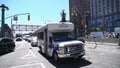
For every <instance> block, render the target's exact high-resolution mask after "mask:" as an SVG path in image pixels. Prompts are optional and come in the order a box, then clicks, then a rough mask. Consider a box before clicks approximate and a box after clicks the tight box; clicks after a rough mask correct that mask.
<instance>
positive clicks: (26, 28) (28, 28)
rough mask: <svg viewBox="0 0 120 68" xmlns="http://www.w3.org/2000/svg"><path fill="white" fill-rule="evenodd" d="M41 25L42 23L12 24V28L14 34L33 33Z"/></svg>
mask: <svg viewBox="0 0 120 68" xmlns="http://www.w3.org/2000/svg"><path fill="white" fill-rule="evenodd" d="M40 27H41V25H24V24H12V26H11V29H12V33H13V34H20V33H21V34H31V33H34V32H35V31H36V30H38V29H39V28H40Z"/></svg>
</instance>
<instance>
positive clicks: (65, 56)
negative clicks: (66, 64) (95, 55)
mask: <svg viewBox="0 0 120 68" xmlns="http://www.w3.org/2000/svg"><path fill="white" fill-rule="evenodd" d="M83 55H85V51H83V52H81V53H78V54H58V57H59V58H70V57H73V58H76V57H77V58H78V57H80V56H83Z"/></svg>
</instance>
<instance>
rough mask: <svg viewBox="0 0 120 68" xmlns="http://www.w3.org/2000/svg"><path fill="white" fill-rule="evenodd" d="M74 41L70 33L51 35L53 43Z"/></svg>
mask: <svg viewBox="0 0 120 68" xmlns="http://www.w3.org/2000/svg"><path fill="white" fill-rule="evenodd" d="M74 39H75V37H74V36H73V35H72V34H71V33H70V32H58V33H53V40H54V41H55V42H59V41H70V40H74Z"/></svg>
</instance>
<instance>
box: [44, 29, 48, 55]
mask: <svg viewBox="0 0 120 68" xmlns="http://www.w3.org/2000/svg"><path fill="white" fill-rule="evenodd" d="M44 38H45V39H44V40H45V42H44V43H45V45H44V47H45V53H46V54H47V49H48V47H47V40H48V38H47V29H45V30H44Z"/></svg>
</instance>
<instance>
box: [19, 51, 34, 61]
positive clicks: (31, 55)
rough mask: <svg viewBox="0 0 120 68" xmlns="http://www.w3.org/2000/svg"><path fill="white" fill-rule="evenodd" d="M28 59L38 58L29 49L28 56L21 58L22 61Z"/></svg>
mask: <svg viewBox="0 0 120 68" xmlns="http://www.w3.org/2000/svg"><path fill="white" fill-rule="evenodd" d="M28 57H34V58H36V56H35V54H34V53H33V52H32V50H30V49H29V52H28V53H27V54H26V55H24V56H23V57H21V59H24V58H28Z"/></svg>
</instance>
